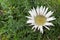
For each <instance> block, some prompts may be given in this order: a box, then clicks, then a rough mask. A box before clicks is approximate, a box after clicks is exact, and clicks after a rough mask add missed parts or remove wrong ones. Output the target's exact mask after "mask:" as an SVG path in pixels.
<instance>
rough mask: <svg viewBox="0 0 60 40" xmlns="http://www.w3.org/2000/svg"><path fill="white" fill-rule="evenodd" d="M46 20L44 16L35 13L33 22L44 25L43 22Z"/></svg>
mask: <svg viewBox="0 0 60 40" xmlns="http://www.w3.org/2000/svg"><path fill="white" fill-rule="evenodd" d="M45 22H46V17H44V16H42V15H37V16H36V17H35V23H36V24H37V25H44V23H45Z"/></svg>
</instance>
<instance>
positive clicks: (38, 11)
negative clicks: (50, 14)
mask: <svg viewBox="0 0 60 40" xmlns="http://www.w3.org/2000/svg"><path fill="white" fill-rule="evenodd" d="M36 11H37V14H38V15H39V13H40V10H39V6H37V9H36Z"/></svg>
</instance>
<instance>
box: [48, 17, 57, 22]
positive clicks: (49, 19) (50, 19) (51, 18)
mask: <svg viewBox="0 0 60 40" xmlns="http://www.w3.org/2000/svg"><path fill="white" fill-rule="evenodd" d="M55 19H56V18H55V17H50V18H47V21H52V20H55Z"/></svg>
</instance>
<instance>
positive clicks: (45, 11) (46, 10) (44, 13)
mask: <svg viewBox="0 0 60 40" xmlns="http://www.w3.org/2000/svg"><path fill="white" fill-rule="evenodd" d="M47 11H48V7H47V8H46V10H45V12H44V15H46V13H47Z"/></svg>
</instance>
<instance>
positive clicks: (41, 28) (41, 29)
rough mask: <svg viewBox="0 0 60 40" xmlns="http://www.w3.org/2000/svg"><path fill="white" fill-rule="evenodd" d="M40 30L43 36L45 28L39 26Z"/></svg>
mask: <svg viewBox="0 0 60 40" xmlns="http://www.w3.org/2000/svg"><path fill="white" fill-rule="evenodd" d="M39 28H40V32H41V33H42V34H43V27H42V26H39Z"/></svg>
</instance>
